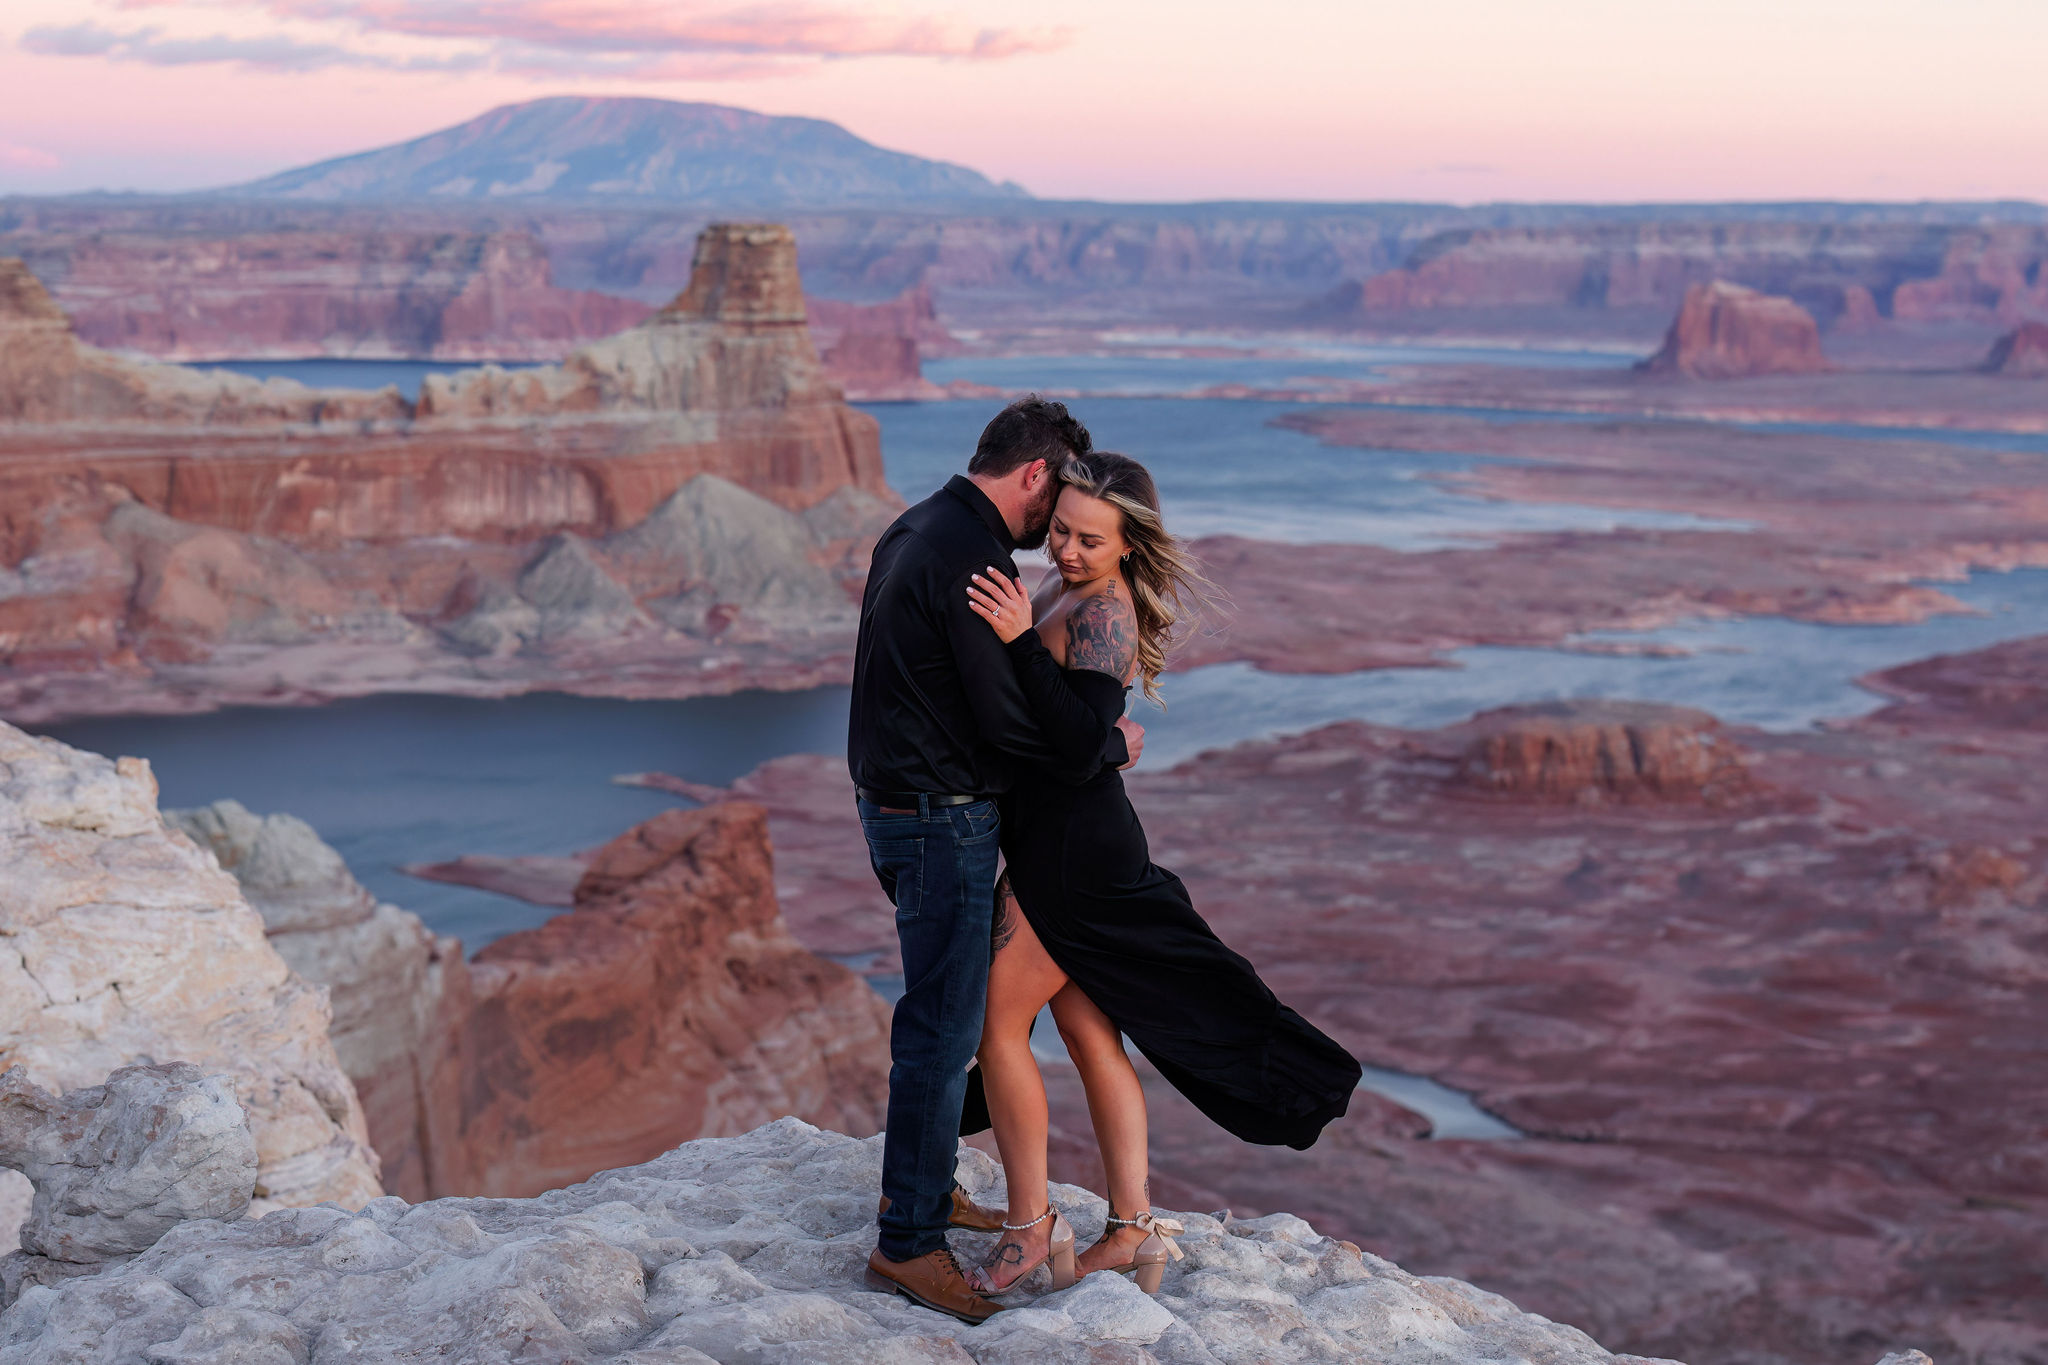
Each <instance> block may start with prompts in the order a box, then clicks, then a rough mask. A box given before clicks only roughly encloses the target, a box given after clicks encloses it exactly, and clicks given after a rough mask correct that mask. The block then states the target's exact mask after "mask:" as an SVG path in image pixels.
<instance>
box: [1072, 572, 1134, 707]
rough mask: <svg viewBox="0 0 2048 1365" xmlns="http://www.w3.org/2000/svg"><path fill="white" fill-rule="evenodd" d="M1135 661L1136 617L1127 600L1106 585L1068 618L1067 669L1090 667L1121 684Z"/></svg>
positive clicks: (1111, 585) (1114, 587) (1114, 588)
mask: <svg viewBox="0 0 2048 1365" xmlns="http://www.w3.org/2000/svg"><path fill="white" fill-rule="evenodd" d="M1137 658H1138V614H1137V612H1136V611H1134V610H1132V608H1131V603H1130V599H1128V598H1126V597H1125V596H1123V595H1122V594H1121V593H1119V592H1118V591H1117V590H1116V584H1114V583H1112V584H1110V585H1109V590H1108V591H1107V592H1104V593H1101V594H1099V595H1098V596H1095V597H1091V598H1089V599H1088V600H1087V601H1086V602H1083V603H1082V604H1081V605H1080V606H1078V607H1075V608H1074V610H1073V614H1072V615H1070V616H1068V617H1067V667H1068V668H1091V669H1094V670H1095V671H1096V672H1098V673H1107V674H1109V676H1111V677H1112V678H1115V679H1117V680H1118V681H1119V682H1121V681H1122V680H1123V679H1125V678H1128V677H1129V676H1130V674H1131V665H1132V664H1133V663H1135V662H1137Z"/></svg>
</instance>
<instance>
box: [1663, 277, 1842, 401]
mask: <svg viewBox="0 0 2048 1365" xmlns="http://www.w3.org/2000/svg"><path fill="white" fill-rule="evenodd" d="M1638 368H1640V369H1642V370H1643V371H1644V372H1645V373H1648V374H1669V375H1684V376H1686V377H1687V378H1691V379H1734V378H1738V377H1740V376H1743V375H1753V374H1813V373H1817V372H1819V371H1822V370H1826V369H1829V368H1830V366H1829V365H1828V361H1827V357H1826V356H1824V355H1822V354H1821V350H1820V328H1819V327H1818V326H1817V325H1816V324H1815V323H1814V320H1813V315H1812V314H1811V313H1809V312H1807V311H1806V310H1805V309H1804V308H1801V307H1800V306H1799V305H1798V304H1796V303H1794V302H1792V300H1790V299H1786V298H1774V297H1772V296H1770V295H1768V294H1760V293H1758V292H1757V291H1756V290H1754V289H1745V288H1743V287H1742V286H1741V285H1739V284H1729V283H1728V282H1727V281H1725V280H1716V281H1714V282H1713V283H1712V284H1696V285H1694V286H1693V287H1692V288H1690V289H1688V290H1686V291H1685V302H1684V304H1682V305H1681V306H1680V307H1679V310H1678V316H1677V317H1676V318H1675V319H1673V321H1672V323H1671V330H1670V331H1669V332H1667V333H1666V334H1665V337H1664V347H1663V349H1662V350H1660V351H1658V352H1657V354H1655V355H1653V356H1651V357H1650V358H1649V359H1648V360H1646V361H1644V362H1643V363H1642V364H1641V365H1640V366H1639V367H1638Z"/></svg>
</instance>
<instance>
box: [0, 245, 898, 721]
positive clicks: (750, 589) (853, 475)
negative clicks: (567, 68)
mask: <svg viewBox="0 0 2048 1365" xmlns="http://www.w3.org/2000/svg"><path fill="white" fill-rule="evenodd" d="M0 378H4V379H5V380H6V386H5V389H4V390H0V391H4V392H6V393H8V394H9V395H10V396H11V398H12V401H13V409H12V411H11V412H10V413H8V414H6V415H5V418H0V582H4V583H5V585H6V587H7V588H8V591H6V592H5V593H0V713H6V714H16V715H23V716H27V715H43V716H47V715H51V714H57V713H60V712H63V711H65V710H67V709H70V710H79V709H83V710H108V709H134V708H135V707H138V706H141V707H148V706H151V705H158V706H160V705H163V704H165V700H164V699H165V694H166V693H176V694H177V695H178V696H181V697H188V698H189V697H194V696H196V697H197V699H198V702H199V704H202V705H203V704H210V703H213V702H217V701H218V700H220V699H222V698H224V697H226V696H231V695H232V696H245V697H246V696H250V695H257V696H260V695H261V694H262V692H263V691H264V690H266V689H268V690H270V691H272V693H273V695H275V693H276V690H277V689H278V688H279V686H280V685H281V686H282V687H283V689H284V691H285V692H286V693H295V694H297V695H301V696H317V695H332V694H333V693H332V692H330V691H328V690H327V689H329V688H340V689H341V690H343V691H350V692H359V691H364V690H375V689H376V688H377V687H380V686H390V685H401V684H403V685H420V684H421V683H422V682H426V683H427V684H428V685H433V683H434V680H437V679H438V680H439V681H440V683H441V684H442V685H444V687H445V688H446V690H463V689H464V688H465V687H468V688H470V689H472V690H486V691H497V692H502V691H505V690H516V689H517V688H518V687H521V686H530V685H535V684H536V683H538V682H543V681H548V680H555V681H561V680H563V675H564V672H565V670H567V671H569V672H575V673H579V674H580V675H582V676H586V677H590V678H595V679H600V680H604V681H603V682H601V683H600V685H605V686H617V687H643V688H653V689H656V690H660V689H664V688H666V689H670V690H674V689H677V688H680V689H681V690H683V691H684V692H686V693H687V692H688V691H691V690H726V689H729V688H730V687H732V686H735V685H739V684H740V683H741V682H742V681H743V680H751V681H755V682H759V681H762V680H764V678H763V674H762V670H768V671H770V672H774V671H776V670H780V672H781V674H786V675H788V676H789V677H791V678H792V679H794V680H799V681H800V680H804V679H808V678H810V677H812V676H813V675H814V674H816V673H818V672H819V671H820V670H823V671H826V672H829V671H831V670H832V669H835V668H836V667H838V665H837V664H835V663H833V662H832V660H833V659H834V658H836V657H838V656H839V655H840V654H842V653H843V652H844V651H845V650H846V649H847V648H849V647H850V645H851V607H852V598H851V597H850V596H849V592H850V591H851V592H857V590H858V582H859V577H860V573H861V571H862V566H860V565H856V564H854V563H852V562H851V560H850V558H849V547H850V546H853V545H856V544H858V543H860V542H861V541H862V539H863V538H864V537H867V536H871V535H872V534H873V532H874V531H875V530H877V529H879V525H880V524H882V523H886V521H887V520H888V518H889V517H890V516H891V515H893V512H894V509H895V508H896V507H897V506H899V505H900V504H898V503H897V501H896V499H895V495H894V494H893V493H892V492H891V491H890V490H889V488H888V485H887V484H886V483H885V482H884V480H883V476H882V465H881V455H880V450H879V445H878V438H877V430H876V426H875V423H874V422H873V420H872V419H870V418H868V417H867V416H865V415H863V414H861V413H858V412H855V411H853V410H852V409H850V408H848V407H847V406H846V405H845V404H844V402H843V401H841V396H840V391H839V389H838V388H837V387H836V386H835V385H834V384H833V383H832V382H831V380H830V379H829V378H828V377H827V376H826V375H825V374H824V372H823V370H822V369H821V367H820V365H819V361H818V357H817V353H816V350H815V348H814V347H813V346H812V344H811V341H810V338H809V334H808V331H807V329H806V326H805V322H804V313H803V301H802V292H801V285H800V283H799V281H798V278H797V273H796V253H795V243H794V241H793V239H792V238H791V236H790V234H789V233H788V231H787V230H786V229H782V228H777V227H772V226H753V227H748V226H729V227H721V228H717V229H711V230H707V231H706V232H705V233H704V234H703V240H702V242H701V243H700V245H699V250H698V253H697V256H696V258H695V259H694V263H693V266H692V271H691V276H690V284H689V286H688V287H687V288H685V289H684V290H683V292H682V293H681V294H679V295H678V296H677V297H676V298H675V300H674V301H673V302H671V304H670V305H669V306H668V307H666V308H664V309H662V310H661V311H660V312H658V313H656V314H655V315H654V316H652V317H650V318H648V319H647V320H646V321H645V322H643V323H642V324H640V325H639V326H637V327H634V328H631V329H629V330H627V331H626V332H623V333H621V334H619V335H618V336H616V337H613V338H610V339H608V340H605V341H601V342H595V343H592V344H590V345H588V346H585V347H582V348H579V349H578V350H576V351H575V352H573V353H572V354H571V355H570V356H569V357H568V358H567V359H566V360H564V362H563V363H562V364H561V365H559V366H555V367H543V368H539V369H529V370H521V371H513V372H508V371H505V370H501V369H497V368H495V367H486V368H484V369H481V370H475V371H467V372H463V373H459V374H455V375H449V376H436V377H435V378H434V380H433V381H432V382H430V383H429V384H428V385H427V386H426V388H425V390H424V392H423V393H422V396H421V398H420V400H419V402H418V403H417V404H416V405H415V404H410V403H407V402H406V401H405V400H404V399H403V398H401V397H400V396H399V395H398V394H397V393H396V392H395V391H391V390H385V391H383V392H381V393H376V394H364V393H357V392H328V391H321V390H313V389H308V388H305V387H303V386H301V385H298V384H295V383H291V382H289V381H283V380H271V381H267V382H260V383H259V382H257V381H254V380H249V379H245V378H242V377H239V376H234V375H225V374H219V373H211V372H200V371H193V370H187V369H182V368H180V367H177V366H169V365H161V364H153V363H147V362H140V361H131V360H126V359H122V358H120V357H117V356H115V355H113V354H111V353H109V352H106V351H103V350H100V349H98V348H96V347H93V346H90V345H87V344H85V343H83V342H82V341H80V340H79V339H78V338H77V337H76V335H75V334H74V333H73V332H72V331H71V330H70V329H69V328H68V327H67V326H66V324H65V321H64V318H63V315H62V313H61V312H60V311H59V310H57V309H56V308H55V307H54V305H53V304H52V302H51V300H50V299H49V297H48V295H47V294H46V293H45V292H44V291H43V290H42V289H41V287H40V285H39V284H38V283H37V281H36V280H35V278H34V277H33V276H32V275H30V274H29V273H28V272H27V271H26V270H25V269H23V268H22V267H21V266H20V265H19V263H15V264H14V265H12V266H11V267H5V268H0ZM650 547H656V548H658V549H659V551H660V553H653V552H651V551H650ZM774 555H780V556H782V561H781V562H779V563H772V564H771V563H768V562H767V560H766V559H765V558H764V556H766V557H773V556H774ZM771 640H773V641H774V642H776V643H777V645H778V647H777V648H775V649H769V648H768V647H767V646H768V643H769V642H770V641H771ZM735 647H738V649H739V651H740V652H737V653H736V652H734V650H735ZM748 650H752V651H753V652H752V653H751V654H749V653H747V651H748ZM289 651H297V653H295V654H290V655H289V658H290V659H292V660H293V661H294V662H291V663H288V664H287V663H283V662H280V661H281V660H283V659H285V658H286V657H287V653H286V652H289ZM593 651H595V652H594V653H593ZM707 654H710V655H713V656H715V658H714V661H713V662H711V663H706V661H705V656H706V655H707ZM756 656H759V657H756ZM179 670H182V672H180V671H179ZM173 673H176V675H177V677H178V679H179V681H178V683H177V685H176V686H175V687H173V686H170V685H168V684H167V682H166V679H167V678H168V677H170V676H171V674H173ZM778 676H779V675H778ZM664 680H665V681H664ZM194 686H196V688H197V693H196V694H195V693H194V691H193V687H194ZM301 689H303V690H301ZM181 704H182V703H181Z"/></svg>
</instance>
